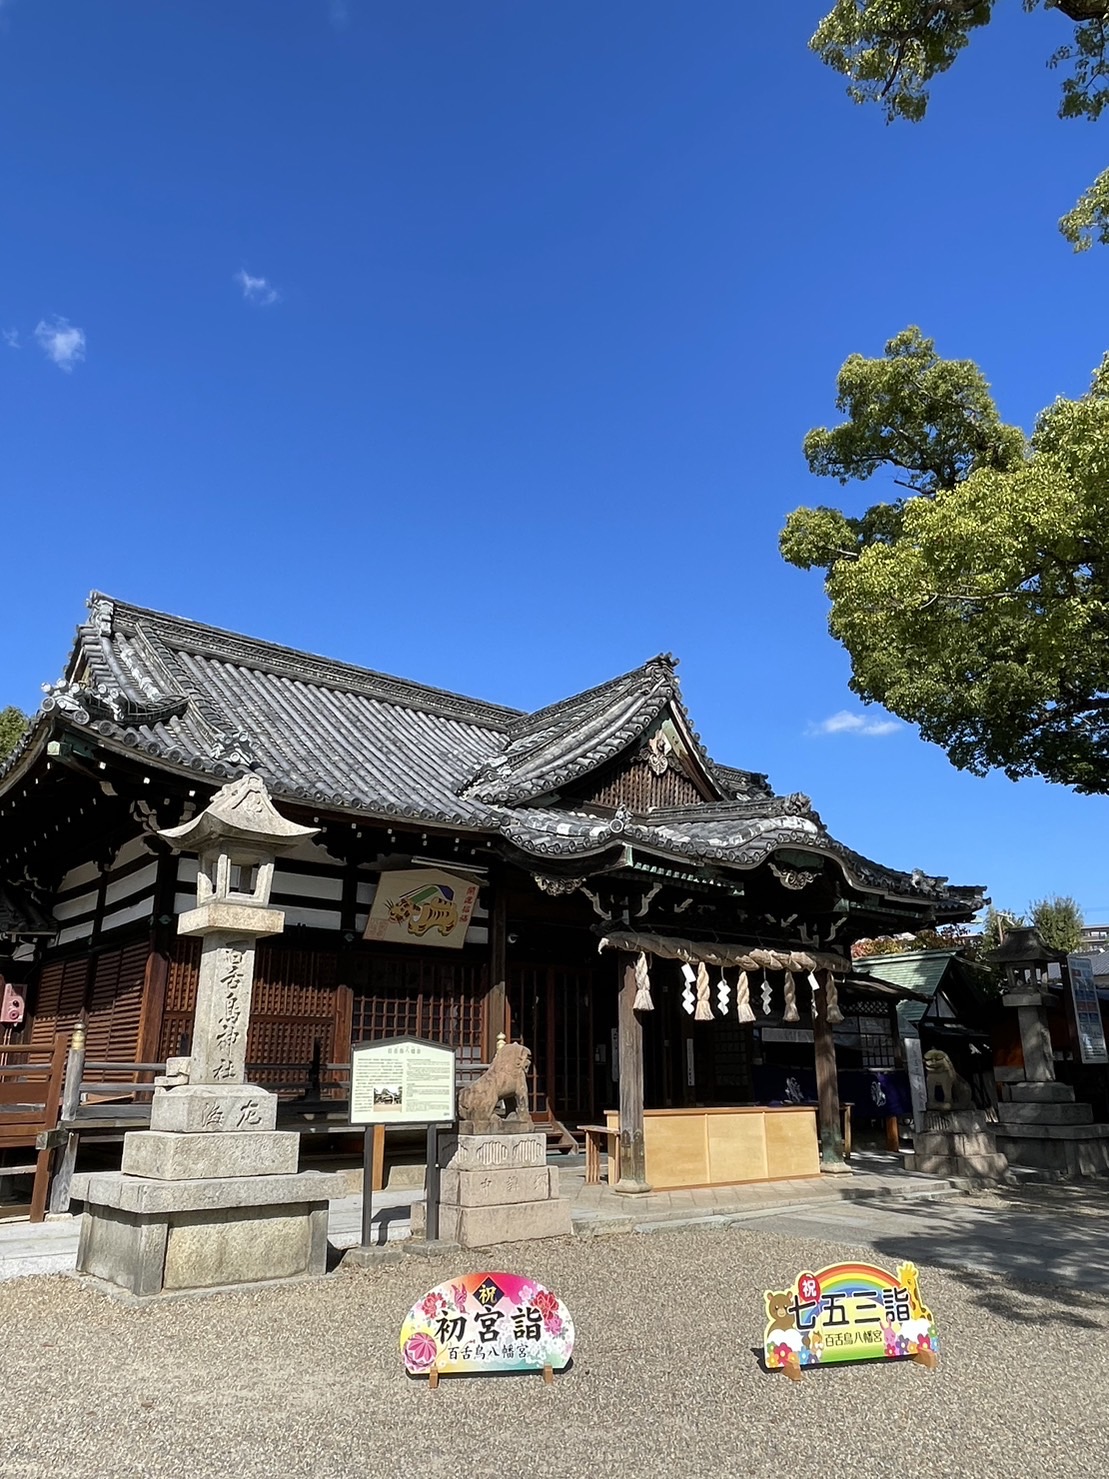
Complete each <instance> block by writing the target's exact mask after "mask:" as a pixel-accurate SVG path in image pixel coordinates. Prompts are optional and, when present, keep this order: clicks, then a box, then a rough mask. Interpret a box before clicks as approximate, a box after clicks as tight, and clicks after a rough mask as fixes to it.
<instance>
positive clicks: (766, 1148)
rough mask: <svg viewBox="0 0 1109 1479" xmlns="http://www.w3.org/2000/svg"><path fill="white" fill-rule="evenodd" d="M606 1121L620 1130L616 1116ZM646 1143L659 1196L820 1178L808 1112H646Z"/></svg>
mask: <svg viewBox="0 0 1109 1479" xmlns="http://www.w3.org/2000/svg"><path fill="white" fill-rule="evenodd" d="M605 1121H606V1123H607V1124H608V1126H609V1128H610V1129H611V1130H612V1131H613V1132H615V1131H616V1130H617V1128H618V1125H619V1116H618V1115H617V1114H616V1112H615V1111H613V1110H610V1111H609V1112H608V1113H607V1114H606V1116H605ZM643 1142H644V1150H645V1152H646V1159H647V1180H648V1181H649V1182H650V1184H651V1186H652V1188H653V1189H654V1190H655V1191H668V1190H673V1189H677V1188H681V1187H694V1186H728V1185H733V1184H735V1183H737V1182H743V1181H789V1180H793V1179H795V1178H797V1177H801V1176H819V1174H820V1147H819V1144H818V1142H817V1136H816V1110H815V1108H809V1107H806V1106H800V1107H797V1108H794V1107H792V1106H791V1107H789V1108H786V1107H783V1108H780V1109H767V1108H759V1107H753V1108H744V1109H647V1110H644V1112H643Z"/></svg>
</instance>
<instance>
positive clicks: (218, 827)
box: [158, 773, 319, 853]
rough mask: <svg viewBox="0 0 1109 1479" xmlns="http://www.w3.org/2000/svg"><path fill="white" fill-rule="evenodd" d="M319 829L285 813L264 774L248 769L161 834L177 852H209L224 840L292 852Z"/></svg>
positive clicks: (268, 850) (264, 848)
mask: <svg viewBox="0 0 1109 1479" xmlns="http://www.w3.org/2000/svg"><path fill="white" fill-rule="evenodd" d="M318 831H319V828H318V827H302V826H300V825H299V824H298V823H297V822H291V821H289V819H288V817H283V816H282V815H281V813H280V812H279V811H278V810H277V808H276V807H275V806H274V804H273V802H272V801H271V800H270V793H269V792H268V791H267V790H266V783H265V781H264V780H263V779H262V777H261V776H260V775H255V774H253V773H248V774H246V775H242V776H240V777H239V779H238V780H236V781H229V782H228V784H227V785H226V786H223V787H221V788H220V790H218V791H217V792H216V794H215V795H214V796H213V797H212V799H211V801H210V802H209V803H208V805H207V806H206V807H205V808H204V810H203V811H202V812H201V813H200V815H199V816H196V817H193V819H192V821H191V822H183V823H182V824H181V826H179V827H167V828H166V829H165V830H164V831H162V832H159V833H158V836H159V837H161V839H162V840H163V842H168V843H169V845H170V847H172V848H173V850H174V851H175V852H201V851H205V852H206V851H209V850H210V849H211V848H212V847H214V846H219V845H220V844H223V843H228V844H231V845H234V844H236V843H238V844H239V845H240V846H242V845H243V844H247V845H249V846H251V847H252V848H254V849H256V850H258V851H264V852H275V853H277V852H288V851H289V850H290V849H292V848H294V847H297V846H298V845H299V844H300V843H301V842H306V841H307V840H308V838H310V837H315V835H316V833H317V832H318Z"/></svg>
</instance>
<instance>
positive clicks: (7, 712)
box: [0, 704, 27, 761]
mask: <svg viewBox="0 0 1109 1479" xmlns="http://www.w3.org/2000/svg"><path fill="white" fill-rule="evenodd" d="M26 728H27V716H26V714H24V713H23V712H22V711H21V710H19V709H17V708H16V707H15V706H14V705H13V704H9V705H8V707H7V708H6V709H0V761H3V759H4V757H5V756H6V755H10V754H11V752H12V751H13V750H14V749H15V747H16V745H18V744H19V741H20V740H21V739H22V738H23V731H24V730H25V729H26Z"/></svg>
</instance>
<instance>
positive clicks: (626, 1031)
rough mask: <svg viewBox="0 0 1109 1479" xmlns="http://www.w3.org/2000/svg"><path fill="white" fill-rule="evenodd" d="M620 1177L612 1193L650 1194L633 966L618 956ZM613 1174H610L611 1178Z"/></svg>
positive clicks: (640, 1025)
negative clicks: (644, 1138)
mask: <svg viewBox="0 0 1109 1479" xmlns="http://www.w3.org/2000/svg"><path fill="white" fill-rule="evenodd" d="M619 959H620V960H621V962H622V964H623V970H622V984H621V987H620V1018H619V1054H620V1140H619V1150H618V1157H619V1163H620V1178H619V1180H618V1181H617V1183H616V1185H615V1186H614V1187H613V1190H614V1191H622V1192H631V1193H635V1192H644V1191H650V1189H651V1188H650V1186H649V1185H648V1182H647V1162H646V1156H645V1155H644V1151H643V1024H642V1023H641V1022H640V1020H639V1018H638V1016H637V1015H636V1011H635V989H636V988H635V963H634V961H632V960H630V959H629V958H628V957H627V956H620V957H619ZM611 1175H612V1172H611V1170H610V1171H609V1176H610V1177H611Z"/></svg>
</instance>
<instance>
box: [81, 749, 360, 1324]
mask: <svg viewBox="0 0 1109 1479" xmlns="http://www.w3.org/2000/svg"><path fill="white" fill-rule="evenodd" d="M316 831H317V829H316V828H315V827H301V826H298V825H297V824H296V823H295V822H290V821H289V820H288V819H287V818H286V817H283V816H282V815H281V813H280V812H279V811H277V809H276V808H275V807H274V805H273V802H272V801H271V800H270V798H269V794H268V792H267V791H266V787H265V783H264V782H263V781H262V779H261V777H260V776H257V775H244V776H242V777H241V778H240V779H239V780H237V781H233V782H231V783H229V784H228V785H226V786H224V787H223V789H222V790H221V791H219V792H218V793H217V795H216V796H215V797H214V798H213V800H212V802H211V804H210V805H209V806H208V807H207V808H206V809H205V810H204V811H202V812H201V813H200V815H199V816H198V817H195V818H194V819H193V820H192V821H191V822H186V823H185V824H184V825H183V826H180V827H171V828H169V829H168V830H167V831H165V832H162V833H161V834H160V835H161V837H162V838H163V839H164V840H165V841H166V842H168V843H169V844H170V846H171V847H172V848H173V849H174V850H175V851H177V852H195V853H196V854H197V857H198V865H199V871H198V874H197V885H196V907H195V908H194V909H190V910H189V911H188V912H187V913H185V914H182V915H181V916H180V918H179V919H178V922H177V927H178V933H179V934H182V935H195V936H198V937H199V938H200V939H201V941H202V947H201V956H200V973H199V978H198V981H197V992H196V1012H195V1015H194V1019H193V1035H192V1047H191V1051H190V1055H189V1056H188V1057H187V1058H172V1059H170V1060H169V1062H168V1063H167V1065H166V1078H165V1079H164V1080H159V1085H160V1086H159V1087H158V1089H156V1091H155V1093H154V1100H153V1103H152V1105H151V1110H150V1129H149V1130H134V1131H131V1132H130V1133H129V1134H128V1135H126V1136H125V1137H124V1142H123V1164H122V1170H121V1171H114V1172H102V1173H93V1174H91V1175H90V1176H89V1177H88V1179H87V1186H86V1188H85V1189H84V1193H83V1194H84V1201H85V1206H86V1213H85V1217H84V1221H83V1224H82V1229H81V1243H80V1247H79V1249H78V1254H77V1267H78V1271H79V1272H81V1273H82V1274H85V1275H87V1276H89V1277H90V1278H92V1279H94V1280H96V1281H97V1282H98V1284H99V1285H101V1286H102V1287H104V1288H106V1289H108V1290H110V1291H112V1292H115V1293H122V1294H125V1295H127V1296H129V1297H131V1298H133V1299H138V1300H147V1299H157V1298H160V1297H163V1296H165V1295H167V1294H172V1293H179V1292H184V1291H188V1290H197V1289H212V1288H220V1287H234V1286H236V1285H242V1284H253V1283H269V1282H273V1281H274V1280H278V1279H283V1278H303V1277H304V1276H305V1275H316V1274H322V1273H323V1272H324V1269H325V1266H326V1260H327V1214H328V1202H329V1199H330V1198H332V1197H335V1196H340V1195H341V1194H342V1191H343V1183H342V1178H341V1177H339V1176H337V1175H334V1174H331V1175H328V1174H325V1173H322V1172H319V1171H298V1170H297V1165H298V1161H299V1154H300V1136H299V1135H298V1134H297V1133H296V1131H295V1130H278V1129H277V1128H276V1123H277V1098H276V1096H275V1095H274V1094H271V1093H268V1092H266V1091H265V1090H264V1089H261V1088H258V1087H257V1086H255V1085H251V1084H247V1083H245V1082H244V1079H245V1076H246V1047H247V1037H248V1032H249V1028H250V997H251V990H252V987H253V983H254V948H255V942H256V941H257V940H258V939H260V938H261V937H263V936H265V935H276V934H280V933H281V931H282V930H283V929H284V927H285V916H284V914H283V913H282V912H281V910H280V909H271V908H270V907H269V900H270V893H271V890H272V888H273V869H274V859H275V858H276V856H277V855H278V853H281V852H285V851H288V850H289V849H291V848H294V847H296V846H297V845H298V844H299V843H301V842H303V841H305V840H306V839H307V838H310V837H314V836H315V834H316Z"/></svg>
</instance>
